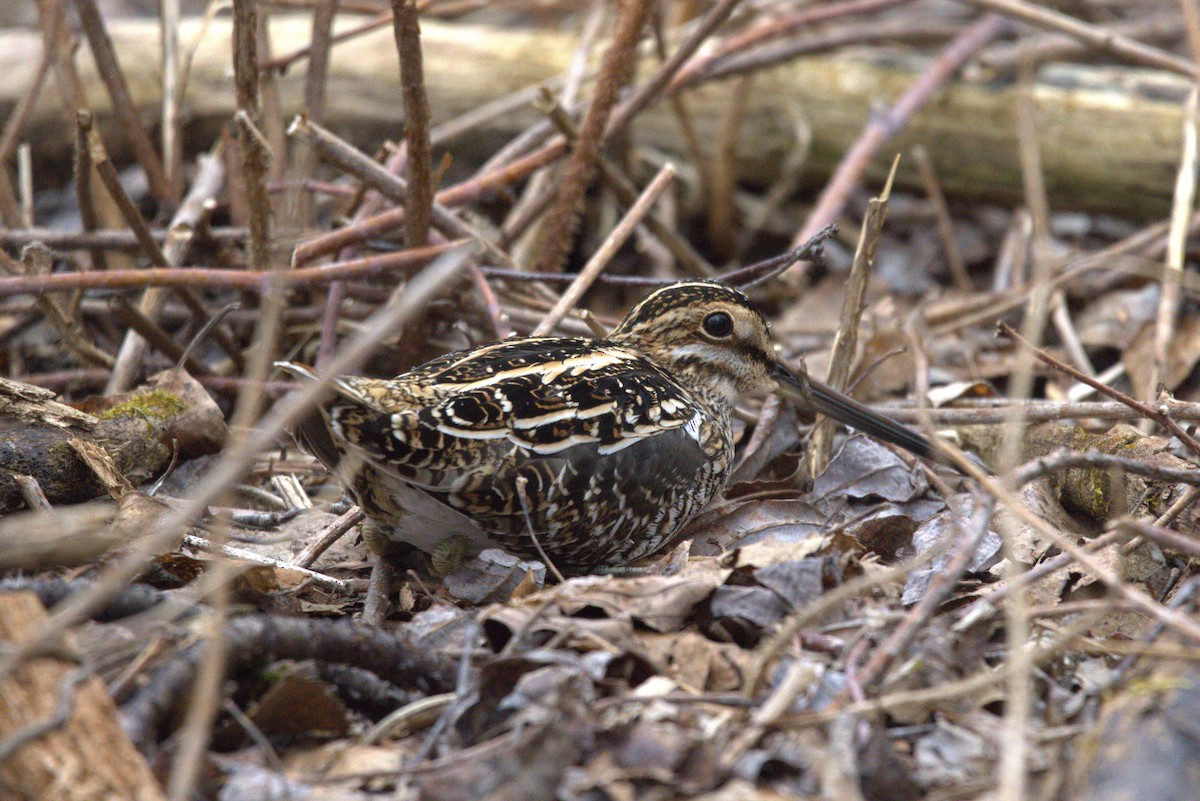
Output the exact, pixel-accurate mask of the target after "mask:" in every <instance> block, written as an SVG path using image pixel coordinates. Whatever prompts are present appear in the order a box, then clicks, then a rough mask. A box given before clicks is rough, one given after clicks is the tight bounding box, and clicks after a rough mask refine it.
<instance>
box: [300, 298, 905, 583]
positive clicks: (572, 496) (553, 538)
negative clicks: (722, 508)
mask: <svg viewBox="0 0 1200 801" xmlns="http://www.w3.org/2000/svg"><path fill="white" fill-rule="evenodd" d="M284 366H285V367H287V368H288V369H289V370H290V371H291V372H293V373H297V374H301V375H308V376H311V373H310V372H309V371H307V369H306V368H301V367H298V366H296V365H284ZM334 387H335V390H336V395H335V397H334V398H333V399H332V400H330V401H329V402H327V403H326V404H324V405H323V406H322V408H321V419H320V420H319V421H316V425H312V424H310V425H308V426H306V427H305V428H303V429H302V430H301V432H300V434H301V438H302V439H303V440H305V441H306V445H307V447H309V449H310V450H312V451H313V453H314V454H315V455H316V456H317V457H318V458H320V459H321V461H322V462H324V463H325V464H326V465H328V466H329V467H330V469H331V470H333V471H334V472H335V473H336V474H337V475H338V477H339V478H340V479H341V480H342V482H343V483H344V484H345V485H346V486H347V488H348V489H349V490H350V492H351V493H352V494H353V495H354V496H355V498H356V500H357V501H358V503H359V505H360V506H361V507H362V509H363V511H364V512H365V514H366V516H367V518H368V521H369V524H370V527H371V531H370V532H369V541H371V542H372V543H373V545H374V547H376V548H377V549H379V546H380V545H381V543H383V542H385V541H387V540H389V539H390V540H398V541H402V542H407V543H410V544H412V545H415V546H417V547H419V548H421V549H423V550H426V551H431V550H433V549H434V548H436V547H437V545H438V544H439V543H440V542H442V541H445V540H447V539H448V538H450V537H462V538H465V539H466V540H467V541H469V542H470V543H471V544H472V546H473V547H474V548H476V549H479V548H483V547H488V546H489V545H500V546H502V547H504V548H506V549H508V550H510V551H513V552H515V553H519V554H522V555H526V556H534V557H536V556H537V555H538V553H537V548H536V546H535V545H534V542H533V538H534V537H535V536H536V538H537V542H538V543H539V544H540V545H541V548H542V549H543V550H544V551H545V553H546V555H547V556H548V557H549V558H550V559H551V561H553V562H554V563H555V564H556V565H557V566H558V567H559V568H561V569H563V570H567V571H571V572H581V571H587V570H593V569H597V568H606V567H615V566H620V565H625V564H628V563H630V562H632V561H635V560H637V559H640V558H642V557H645V556H649V555H652V554H654V553H655V552H657V551H660V550H662V549H663V548H665V547H666V546H668V545H670V544H671V543H672V541H673V538H675V537H676V535H677V534H679V532H680V531H681V530H682V529H683V527H684V526H685V525H686V524H687V522H688V521H689V520H690V519H691V518H692V517H693V516H695V514H696V513H697V512H699V511H700V510H701V509H703V508H704V507H705V506H706V505H707V504H708V503H709V501H711V500H712V499H713V497H714V496H716V495H717V494H718V493H719V492H721V490H722V489H724V486H725V482H726V480H727V478H728V477H729V473H730V471H731V468H732V466H733V453H734V449H733V435H732V429H731V426H730V416H731V414H732V412H733V407H734V404H735V402H736V401H737V399H738V397H739V396H741V395H744V394H751V393H761V392H766V391H769V390H772V389H782V390H784V391H785V393H786V394H788V395H791V396H792V397H796V398H799V399H801V400H803V401H805V402H807V403H809V404H811V405H812V406H814V407H815V408H817V410H818V411H822V412H825V413H827V414H830V415H831V416H833V417H835V418H837V419H839V420H842V421H843V422H846V423H848V424H850V425H852V426H854V427H856V428H859V429H861V430H864V431H866V432H867V433H871V434H873V435H875V436H879V437H881V438H883V439H887V440H889V441H892V442H895V443H897V444H900V445H902V446H903V447H906V448H909V449H910V450H913V451H915V452H917V453H920V454H922V455H927V454H928V453H929V445H928V443H927V442H926V441H925V440H924V439H923V438H921V437H920V435H918V434H915V433H913V432H911V431H909V430H908V429H906V428H904V427H903V426H900V425H899V424H897V423H895V422H893V421H891V420H888V419H887V418H885V417H882V416H880V415H878V414H876V413H875V412H872V411H870V410H869V409H866V407H863V406H861V405H860V404H858V403H856V402H855V401H852V400H851V399H849V398H846V397H845V396H843V395H840V394H838V393H836V392H834V391H833V390H831V389H829V388H827V387H824V386H822V385H820V384H817V383H816V382H810V381H809V380H808V379H807V378H806V377H803V376H797V375H796V374H794V373H792V372H791V371H789V370H787V369H786V368H785V367H783V366H782V365H780V364H779V362H778V360H777V358H776V356H775V351H774V346H773V345H772V342H771V338H770V329H769V326H768V324H767V321H766V319H765V318H764V317H763V316H762V314H761V313H759V312H758V310H757V309H755V308H754V307H753V306H752V305H751V304H750V301H749V299H748V298H747V297H746V296H745V295H744V294H742V293H741V292H739V291H738V290H736V289H732V288H730V287H726V286H723V285H720V284H715V283H710V282H685V283H680V284H674V285H671V286H667V287H664V288H662V289H659V290H657V291H656V292H654V293H652V294H651V295H650V296H649V297H647V298H646V299H645V300H643V301H642V302H641V303H639V304H638V305H637V306H635V307H634V308H633V309H632V310H631V311H630V312H629V314H628V315H627V316H626V317H625V319H624V320H623V321H622V322H621V324H620V325H619V326H618V327H617V328H616V330H614V331H613V332H612V334H611V335H610V336H609V337H608V338H606V339H594V340H593V339H576V338H561V337H542V338H527V339H513V340H507V341H503V342H498V343H495V344H492V345H486V346H483V347H479V348H474V349H471V350H466V351H460V352H457V353H451V354H448V355H446V356H442V357H441V358H438V359H435V360H433V361H431V362H428V363H426V364H424V365H422V366H420V367H417V368H416V369H414V370H412V371H410V372H408V373H405V374H404V375H401V376H398V377H397V378H394V379H389V380H380V379H370V378H357V377H349V376H347V377H342V378H338V379H337V380H336V381H335V384H334ZM522 479H523V480H522ZM531 532H532V533H531Z"/></svg>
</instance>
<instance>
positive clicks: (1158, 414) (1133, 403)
mask: <svg viewBox="0 0 1200 801" xmlns="http://www.w3.org/2000/svg"><path fill="white" fill-rule="evenodd" d="M1000 333H1001V334H1003V335H1004V336H1006V337H1008V338H1009V339H1011V340H1013V341H1014V342H1017V343H1019V344H1021V345H1022V346H1024V347H1026V348H1028V349H1029V350H1030V351H1032V353H1033V354H1034V355H1035V356H1037V358H1038V359H1039V360H1041V361H1042V362H1043V363H1045V364H1047V365H1049V366H1050V367H1052V368H1054V369H1055V370H1058V371H1059V372H1060V373H1066V374H1067V375H1069V376H1071V377H1072V378H1074V379H1075V380H1076V381H1079V382H1081V383H1083V384H1087V385H1088V386H1089V387H1092V388H1093V389H1095V390H1096V391H1097V392H1099V393H1100V394H1102V395H1107V396H1108V397H1110V398H1112V399H1113V400H1115V401H1118V402H1120V403H1123V404H1125V405H1126V406H1128V407H1129V408H1130V409H1134V410H1136V411H1137V412H1138V414H1141V415H1142V416H1144V417H1145V418H1146V419H1148V420H1153V421H1154V422H1156V423H1158V424H1159V425H1160V426H1162V427H1163V428H1165V429H1166V430H1167V431H1170V432H1171V433H1172V434H1173V435H1174V436H1175V437H1176V438H1178V439H1179V441H1180V442H1181V443H1183V445H1184V447H1186V448H1187V449H1188V450H1190V451H1191V452H1192V453H1194V454H1196V455H1198V456H1200V442H1197V441H1196V439H1195V438H1194V437H1192V435H1191V434H1189V433H1188V432H1187V431H1186V430H1184V428H1183V426H1181V425H1179V423H1178V422H1176V421H1175V419H1174V418H1172V417H1171V415H1170V414H1169V413H1168V409H1169V407H1167V406H1161V407H1157V408H1156V407H1154V406H1151V405H1150V404H1148V403H1143V402H1142V401H1140V400H1138V399H1137V398H1134V397H1131V396H1129V395H1126V394H1125V393H1124V392H1121V391H1120V390H1117V389H1113V388H1112V387H1110V386H1109V385H1108V384H1104V383H1101V382H1100V381H1097V380H1096V379H1094V378H1092V377H1091V376H1090V375H1088V374H1087V373H1084V372H1082V371H1080V370H1077V369H1075V368H1074V367H1072V366H1071V365H1069V364H1066V363H1065V362H1062V361H1059V360H1058V359H1056V358H1054V357H1053V356H1051V355H1050V354H1048V353H1046V352H1045V351H1044V350H1042V349H1041V348H1038V347H1035V346H1034V345H1033V343H1031V342H1029V341H1028V340H1026V339H1025V338H1024V337H1022V336H1021V335H1020V334H1018V333H1017V332H1016V330H1015V329H1014V328H1013V327H1012V326H1010V325H1008V324H1007V323H1001V324H1000Z"/></svg>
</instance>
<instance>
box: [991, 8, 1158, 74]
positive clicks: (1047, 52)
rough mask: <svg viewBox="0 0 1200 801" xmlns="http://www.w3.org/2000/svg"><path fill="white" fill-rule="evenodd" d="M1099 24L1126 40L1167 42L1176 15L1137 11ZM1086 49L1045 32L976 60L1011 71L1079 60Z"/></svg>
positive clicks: (1075, 41) (1072, 39) (1077, 42)
mask: <svg viewBox="0 0 1200 801" xmlns="http://www.w3.org/2000/svg"><path fill="white" fill-rule="evenodd" d="M1102 27H1103V29H1104V30H1111V31H1113V32H1114V33H1117V34H1120V35H1122V36H1127V37H1129V38H1130V39H1138V40H1151V41H1153V40H1168V41H1171V40H1175V39H1177V38H1178V36H1179V16H1178V14H1176V13H1175V11H1174V9H1167V10H1165V12H1164V11H1160V12H1158V13H1152V12H1151V13H1144V14H1139V15H1138V17H1137V18H1134V19H1123V20H1114V21H1113V22H1111V23H1110V24H1108V25H1105V26H1102ZM1090 52H1091V47H1090V46H1089V45H1088V43H1087V42H1082V41H1080V40H1079V39H1076V38H1075V37H1072V36H1067V35H1065V34H1061V33H1045V34H1041V35H1038V36H1026V37H1023V38H1022V39H1021V40H1020V41H1017V42H1015V43H1013V44H1012V45H1010V46H1008V47H1006V48H992V49H991V50H990V51H989V52H987V53H982V54H980V57H979V63H980V64H981V65H982V66H983V67H985V68H987V69H989V70H996V71H1011V70H1013V69H1015V68H1016V66H1017V65H1018V64H1021V63H1028V64H1044V63H1045V62H1047V61H1077V60H1083V59H1084V58H1086V57H1087V56H1088V54H1089V53H1090Z"/></svg>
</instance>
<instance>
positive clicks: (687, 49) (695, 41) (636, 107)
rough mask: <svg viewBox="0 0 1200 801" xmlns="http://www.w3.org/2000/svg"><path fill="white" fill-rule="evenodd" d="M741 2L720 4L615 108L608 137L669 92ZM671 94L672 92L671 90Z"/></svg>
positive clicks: (726, 0) (722, 1)
mask: <svg viewBox="0 0 1200 801" xmlns="http://www.w3.org/2000/svg"><path fill="white" fill-rule="evenodd" d="M740 4H741V0H720V2H718V3H717V4H716V5H715V6H713V7H712V9H711V10H710V11H709V12H708V14H706V15H705V16H704V18H703V19H702V20H700V22H699V23H698V24H697V25H696V27H695V28H693V29H692V32H691V33H690V34H688V36H687V37H686V38H685V39H684V40H683V41H682V42H680V43H679V46H678V47H677V48H675V52H674V53H672V54H671V57H670V58H668V59H667V60H666V61H665V62H663V64H662V65H661V66H659V68H658V69H657V70H655V72H654V74H653V75H651V76H650V78H649V79H648V80H647V81H646V82H645V83H643V84H642V85H641V86H639V87H638V88H637V89H636V90H635V91H634V93H633V96H632V97H630V98H629V99H628V100H626V101H625V102H624V103H622V104H621V105H620V106H618V107H617V109H616V111H615V112H614V113H613V117H612V120H611V121H610V122H609V124H608V131H607V133H608V136H610V137H612V136H615V135H616V134H619V133H621V132H622V131H624V130H625V128H626V127H628V125H629V123H631V122H633V119H634V118H635V117H637V115H638V114H641V113H642V112H643V111H645V110H646V109H647V108H649V107H650V105H651V104H653V103H654V102H655V101H657V100H658V99H659V98H660V97H661V96H662V94H663V92H666V91H669V90H671V89H670V87H671V81H672V80H673V79H674V78H675V76H676V75H677V74H679V72H680V70H682V69H683V66H684V64H685V63H687V60H688V59H690V58H691V57H692V56H693V55H694V54H695V53H696V51H697V50H699V49H700V46H701V45H703V44H704V42H705V41H706V40H707V39H708V37H710V36H712V35H713V34H714V33H716V31H717V29H718V28H720V27H721V26H722V25H724V24H725V21H726V20H728V19H729V16H730V15H731V14H732V13H733V12H734V9H736V8H737V7H738V5H740ZM672 91H673V90H672Z"/></svg>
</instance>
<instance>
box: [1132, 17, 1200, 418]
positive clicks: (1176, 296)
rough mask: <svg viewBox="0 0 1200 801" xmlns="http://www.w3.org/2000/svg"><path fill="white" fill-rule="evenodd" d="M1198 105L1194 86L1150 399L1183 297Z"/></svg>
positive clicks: (1147, 391) (1147, 390)
mask: <svg viewBox="0 0 1200 801" xmlns="http://www.w3.org/2000/svg"><path fill="white" fill-rule="evenodd" d="M1182 2H1183V4H1184V5H1185V6H1187V5H1192V0H1182ZM1196 105H1197V87H1196V86H1193V87H1192V91H1191V92H1189V93H1188V99H1187V103H1185V104H1184V107H1183V109H1184V111H1183V153H1182V154H1181V155H1180V157H1179V173H1178V175H1177V176H1176V179H1175V195H1174V198H1173V200H1172V203H1171V230H1170V233H1169V234H1168V235H1167V263H1166V273H1165V274H1164V276H1163V280H1162V281H1161V282H1160V286H1159V295H1158V315H1157V318H1156V319H1155V322H1154V356H1153V359H1152V361H1151V364H1150V373H1149V375H1148V376H1147V380H1146V385H1145V386H1144V387H1140V390H1141V392H1142V394H1143V396H1145V397H1147V398H1149V397H1152V396H1154V395H1155V394H1157V387H1158V385H1159V383H1160V382H1162V381H1165V380H1168V376H1167V367H1168V358H1169V354H1168V350H1169V349H1170V346H1171V339H1172V337H1173V336H1174V334H1175V326H1176V321H1177V320H1178V318H1179V310H1180V299H1181V298H1180V296H1181V294H1182V292H1181V287H1180V285H1179V276H1180V275H1182V274H1183V261H1184V258H1185V256H1186V254H1187V245H1188V227H1189V226H1188V222H1189V221H1190V220H1191V217H1192V207H1193V205H1194V204H1195V201H1196V169H1197V153H1196V150H1197V148H1196V139H1197V135H1198V134H1197V130H1196V127H1197V117H1196V112H1197V109H1196Z"/></svg>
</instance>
